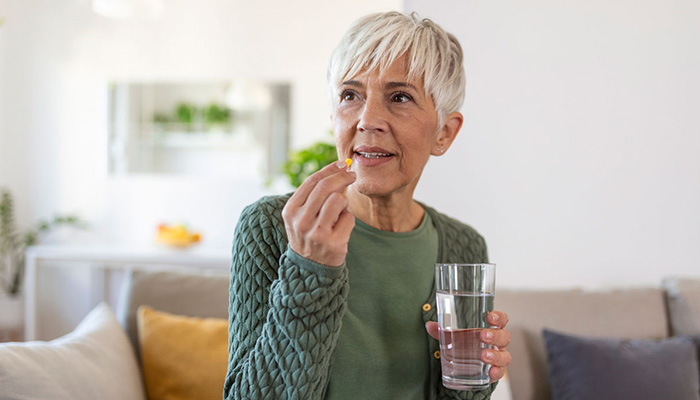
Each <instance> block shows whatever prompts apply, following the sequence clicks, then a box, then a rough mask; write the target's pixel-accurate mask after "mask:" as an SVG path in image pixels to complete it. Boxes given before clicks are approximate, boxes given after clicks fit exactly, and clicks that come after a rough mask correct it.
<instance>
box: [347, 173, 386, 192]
mask: <svg viewBox="0 0 700 400" xmlns="http://www.w3.org/2000/svg"><path fill="white" fill-rule="evenodd" d="M352 189H353V190H354V191H356V192H358V193H360V194H362V195H365V196H368V197H386V196H388V195H389V194H391V192H393V190H391V188H390V187H389V185H388V184H387V182H384V181H377V180H374V179H362V178H360V177H359V176H358V178H357V180H356V181H355V182H354V183H353V184H352Z"/></svg>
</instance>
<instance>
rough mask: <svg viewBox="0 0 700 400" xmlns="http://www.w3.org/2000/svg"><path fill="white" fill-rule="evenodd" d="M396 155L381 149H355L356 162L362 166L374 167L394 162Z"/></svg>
mask: <svg viewBox="0 0 700 400" xmlns="http://www.w3.org/2000/svg"><path fill="white" fill-rule="evenodd" d="M395 156H396V154H394V153H390V152H388V151H387V150H385V149H383V148H381V147H375V146H359V147H357V148H356V149H355V161H357V164H358V165H360V166H366V167H374V166H378V165H382V164H384V163H387V162H389V161H390V160H392V159H393V158H394V157H395Z"/></svg>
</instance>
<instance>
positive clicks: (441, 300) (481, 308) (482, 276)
mask: <svg viewBox="0 0 700 400" xmlns="http://www.w3.org/2000/svg"><path fill="white" fill-rule="evenodd" d="M435 282H436V285H437V288H436V289H437V314H438V325H439V328H440V360H441V365H442V384H443V385H444V386H445V387H446V388H450V389H455V390H481V389H485V388H486V387H488V385H489V381H490V379H489V369H490V367H491V366H490V365H489V364H486V363H484V362H482V361H481V352H482V350H483V349H490V348H491V345H487V344H485V343H483V342H482V341H481V337H480V334H481V331H482V330H484V329H488V328H491V325H489V323H488V320H487V316H488V313H489V312H490V311H493V300H494V294H495V288H496V264H435Z"/></svg>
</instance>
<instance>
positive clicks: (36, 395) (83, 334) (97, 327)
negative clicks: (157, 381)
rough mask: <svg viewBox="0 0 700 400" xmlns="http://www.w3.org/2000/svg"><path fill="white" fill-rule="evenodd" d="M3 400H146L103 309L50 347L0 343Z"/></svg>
mask: <svg viewBox="0 0 700 400" xmlns="http://www.w3.org/2000/svg"><path fill="white" fill-rule="evenodd" d="M0 398H2V399H3V400H30V399H31V400H34V399H36V400H39V399H54V400H62V399H66V400H68V399H70V400H81V399H86V400H87V399H90V400H95V399H100V400H111V399H114V400H117V399H118V400H144V399H145V395H144V390H143V383H142V382H141V374H140V372H139V367H138V363H137V362H136V357H135V355H134V350H133V348H132V347H131V343H130V342H129V339H127V337H126V333H125V332H124V331H123V330H122V328H121V326H120V325H119V323H118V322H117V320H116V318H115V317H114V314H113V313H112V311H111V310H110V309H109V306H107V305H106V304H104V303H103V304H100V305H98V306H97V307H95V308H94V309H93V310H92V311H90V313H89V314H88V315H87V316H86V317H85V318H84V319H83V321H82V322H81V323H80V324H79V325H78V327H76V328H75V330H74V331H73V332H71V333H69V334H67V335H65V336H63V337H60V338H58V339H55V340H52V341H50V342H38V341H37V342H25V343H5V344H0Z"/></svg>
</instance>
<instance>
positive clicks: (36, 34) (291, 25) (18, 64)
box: [0, 0, 700, 287]
mask: <svg viewBox="0 0 700 400" xmlns="http://www.w3.org/2000/svg"><path fill="white" fill-rule="evenodd" d="M401 3H402V2H400V1H399V0H391V1H389V0H383V1H381V2H380V1H376V0H362V1H349V0H333V1H328V0H304V1H297V2H283V1H281V0H278V1H272V0H266V1H257V2H249V1H242V0H238V1H229V0H210V1H208V2H206V3H205V2H193V1H186V0H167V1H166V4H167V5H168V7H169V8H168V9H167V10H166V14H165V15H164V17H163V19H161V20H159V21H156V22H138V21H137V22H119V21H110V20H107V19H104V18H102V17H99V16H96V15H94V14H93V13H92V12H91V10H90V3H89V1H87V0H4V1H1V2H0V14H1V15H2V16H3V17H4V18H5V24H4V25H3V26H0V185H9V186H10V187H11V188H12V190H13V192H14V194H15V197H16V198H17V200H18V203H19V204H18V207H17V208H18V212H19V220H20V223H21V224H23V225H26V224H28V223H29V222H31V221H34V220H35V219H36V218H39V217H45V216H48V215H50V214H52V213H54V212H56V211H64V212H65V211H74V212H78V213H80V214H81V215H82V216H84V217H86V218H87V219H89V220H90V221H92V222H93V230H92V231H90V234H85V235H81V237H82V238H83V239H85V240H95V241H98V240H99V241H102V240H111V241H119V242H133V243H148V242H149V241H150V239H151V237H150V235H151V232H152V229H153V227H154V225H155V224H156V223H157V222H158V221H160V220H167V221H172V220H182V219H185V220H188V221H189V222H190V223H191V224H192V225H194V226H195V227H197V228H200V229H202V230H203V231H204V234H205V239H208V242H209V244H211V245H214V246H220V247H221V248H222V249H227V247H228V246H229V243H230V239H231V234H232V229H233V224H234V223H235V221H236V219H237V216H238V213H239V212H240V210H241V208H242V207H243V205H245V204H247V203H249V202H251V201H253V200H254V199H256V198H257V197H259V196H260V195H261V194H263V193H265V192H268V191H275V190H278V189H265V188H264V187H262V185H261V183H260V182H231V181H222V180H213V179H210V180H194V179H189V180H187V179H172V178H157V177H142V178H136V179H124V178H122V179H109V178H108V177H107V176H106V131H105V126H104V123H103V121H104V118H105V98H104V93H105V92H104V85H105V83H106V82H107V81H108V80H110V79H143V80H146V79H148V80H150V79H158V80H163V81H165V80H173V79H185V80H198V79H206V80H211V79H218V78H231V77H238V76H240V77H258V78H268V79H280V80H283V79H289V80H291V81H292V83H293V85H294V86H293V101H294V109H293V116H292V124H293V125H292V130H293V143H292V144H293V146H295V147H296V146H300V145H303V144H306V143H309V142H311V141H313V140H315V139H317V138H319V137H322V136H323V135H325V134H326V131H327V129H328V128H329V127H330V124H329V123H328V109H327V105H326V98H325V82H324V81H325V67H326V62H327V58H328V56H329V54H330V51H331V49H332V48H333V47H334V46H335V44H336V43H337V41H338V40H339V38H340V36H341V35H342V33H343V32H344V31H345V29H347V27H348V26H349V24H350V23H351V21H353V20H355V19H356V18H357V17H359V16H361V15H364V14H366V13H368V12H370V11H374V10H379V9H391V8H398V7H401ZM405 8H406V9H408V10H413V9H415V10H418V11H420V12H421V14H423V15H425V16H429V17H433V18H434V19H435V20H437V21H438V22H439V23H441V24H443V25H444V26H446V27H447V28H448V29H449V30H451V31H453V32H455V33H456V34H457V35H458V36H459V37H460V40H461V41H462V44H463V46H464V48H465V50H466V66H467V72H468V87H467V90H468V97H467V101H466V104H465V106H464V109H463V111H464V113H465V116H466V120H465V126H464V130H463V132H462V135H461V137H460V138H459V140H458V141H457V143H456V144H455V146H454V147H453V148H452V149H450V151H449V152H448V154H447V155H446V156H445V157H444V158H442V159H435V160H433V161H432V162H431V163H430V164H429V166H428V168H427V170H426V172H425V175H424V179H423V182H422V183H421V185H420V186H419V189H418V193H417V196H416V197H417V198H419V199H421V200H425V201H427V202H428V203H429V204H432V205H434V206H436V207H437V208H439V209H441V210H443V211H445V212H447V213H449V214H452V215H454V216H456V217H458V218H460V219H462V220H464V221H467V222H469V223H471V224H472V225H474V226H475V227H476V228H477V229H478V230H479V231H481V232H482V233H483V234H484V235H485V236H486V238H487V241H488V243H489V246H490V254H491V258H492V260H493V261H494V262H497V263H499V265H500V268H499V284H500V285H501V286H528V287H541V286H570V285H584V286H601V285H610V284H626V285H636V284H656V283H658V280H659V279H660V277H661V276H664V275H668V274H676V275H698V274H700V272H697V271H700V269H699V268H698V266H700V211H698V206H697V204H700V184H699V183H700V161H698V160H697V158H698V157H697V154H699V153H700V120H698V118H697V117H696V116H695V115H693V113H694V112H695V113H697V111H696V110H698V109H700V98H699V97H698V93H700V76H699V75H698V74H697V72H696V71H698V70H700V46H697V38H698V37H700V5H699V4H698V3H697V2H691V1H683V0H664V1H662V0H658V1H651V0H643V1H636V2H633V1H631V0H620V1H617V2H613V3H610V2H605V1H602V0H593V1H588V2H580V1H577V2H574V1H572V0H566V1H554V0H536V1H529V2H517V1H500V2H486V1H468V2H459V1H455V0H450V1H447V0H443V1H440V2H427V1H416V0H408V1H406V6H405ZM455 180H456V182H455ZM446 188H449V189H450V190H451V192H452V193H450V194H448V193H447V191H446ZM83 236H89V237H87V238H86V237H83ZM223 251H227V250H223Z"/></svg>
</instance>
